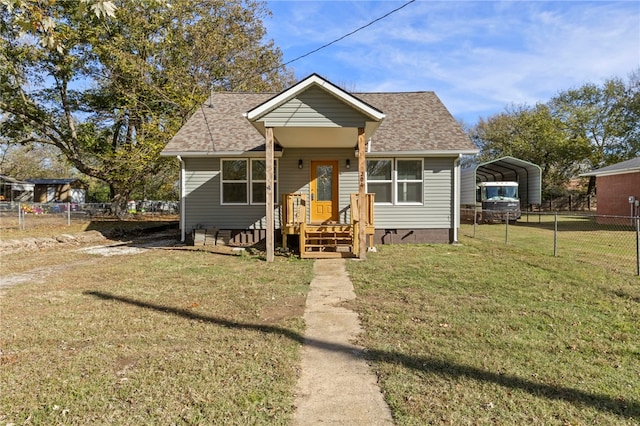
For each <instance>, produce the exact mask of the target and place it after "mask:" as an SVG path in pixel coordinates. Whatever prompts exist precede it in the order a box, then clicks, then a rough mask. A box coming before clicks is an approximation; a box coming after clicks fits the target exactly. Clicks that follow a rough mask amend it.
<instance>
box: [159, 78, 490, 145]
mask: <svg viewBox="0 0 640 426" xmlns="http://www.w3.org/2000/svg"><path fill="white" fill-rule="evenodd" d="M312 77H313V76H312ZM323 81H324V80H323ZM311 83H314V84H311ZM316 83H317V82H315V79H311V80H310V81H307V86H304V87H305V88H308V87H311V86H313V85H316ZM325 87H329V88H330V89H331V91H332V93H334V94H335V96H338V97H340V98H341V99H345V98H346V99H348V101H349V102H351V104H350V105H357V106H358V108H362V109H363V110H365V111H366V113H367V114H371V117H372V118H376V117H377V118H380V119H383V120H382V121H381V124H380V126H379V127H378V128H377V130H376V131H375V133H374V134H373V136H372V138H371V141H370V143H369V152H370V153H373V154H376V153H377V154H382V155H383V154H402V153H404V154H412V153H413V154H418V153H421V154H424V153H429V154H433V155H437V154H443V155H452V154H453V155H456V154H475V153H477V152H478V149H477V148H476V147H475V146H474V145H473V143H472V142H471V140H470V139H469V137H468V136H467V135H466V134H465V133H464V131H463V130H462V128H461V127H460V125H459V124H458V123H457V121H456V120H455V119H454V118H453V116H452V115H451V114H450V113H449V111H448V110H447V109H446V107H445V106H444V105H443V104H442V102H441V101H440V99H438V97H437V96H436V95H435V93H433V92H400V93H355V94H347V93H346V92H344V91H342V90H340V89H337V88H335V86H333V85H326V86H325ZM293 88H296V86H293ZM298 89H300V87H298ZM294 92H295V93H299V91H294ZM287 93H288V95H291V94H292V93H290V92H288V91H285V92H283V93H282V94H274V93H233V92H219V93H213V94H212V96H211V98H210V99H209V101H207V102H206V103H205V104H203V105H202V106H201V107H200V108H198V109H197V110H196V111H195V112H194V114H193V115H192V116H191V117H190V118H189V120H188V121H187V123H186V124H185V125H184V126H183V127H182V128H181V129H180V130H179V131H178V132H177V133H176V135H175V136H174V137H173V138H172V139H171V140H170V141H169V143H168V144H167V145H166V147H165V148H164V150H163V151H162V155H167V156H171V155H181V156H204V155H238V154H240V153H245V152H248V151H264V143H265V140H264V137H263V136H262V135H261V134H260V133H259V132H258V131H257V130H256V129H255V128H254V127H253V125H252V124H251V122H250V121H249V120H248V118H249V117H253V118H254V119H255V118H256V117H259V115H260V114H264V113H266V112H267V111H268V110H269V108H274V107H275V106H276V104H277V103H278V102H283V101H285V100H286V96H285V94H287ZM281 96H282V98H281ZM247 112H248V113H247ZM243 114H246V117H245V116H244V115H243ZM355 145H356V141H355V140H354V146H355Z"/></svg>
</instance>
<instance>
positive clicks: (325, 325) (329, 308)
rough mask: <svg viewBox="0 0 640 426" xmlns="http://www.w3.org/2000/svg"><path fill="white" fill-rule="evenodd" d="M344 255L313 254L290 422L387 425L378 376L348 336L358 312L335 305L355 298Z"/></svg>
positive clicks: (356, 326)
mask: <svg viewBox="0 0 640 426" xmlns="http://www.w3.org/2000/svg"><path fill="white" fill-rule="evenodd" d="M344 262H345V261H344V260H343V259H322V260H316V261H315V264H314V273H315V276H314V279H313V281H311V289H310V291H309V294H308V296H307V304H306V310H305V314H304V319H305V321H306V325H307V329H306V334H305V345H304V348H303V351H302V372H301V374H300V378H299V379H298V385H297V396H296V401H295V404H296V412H295V414H294V418H293V423H294V425H314V424H323V425H324V424H340V425H391V424H393V421H392V418H391V413H390V411H389V407H388V406H387V405H386V403H385V401H384V398H383V396H382V394H381V393H380V389H379V388H378V385H377V380H376V376H375V375H374V374H373V373H372V372H371V371H370V370H369V366H368V365H367V363H366V362H365V360H364V359H363V358H362V348H361V347H359V346H356V345H354V344H353V343H352V342H353V341H354V339H355V338H356V336H357V335H358V334H359V333H360V332H361V331H362V329H361V328H360V323H359V321H358V315H357V314H356V313H355V312H353V311H351V310H349V309H345V308H342V307H340V306H338V305H339V304H340V303H341V302H343V301H346V300H352V299H355V297H356V296H355V293H354V291H353V284H352V283H351V280H350V279H349V276H348V275H347V273H346V270H345V264H344Z"/></svg>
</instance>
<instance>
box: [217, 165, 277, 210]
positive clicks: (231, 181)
mask: <svg viewBox="0 0 640 426" xmlns="http://www.w3.org/2000/svg"><path fill="white" fill-rule="evenodd" d="M221 161H222V167H221V169H222V176H221V186H222V188H221V192H222V195H221V199H222V204H265V203H266V199H267V189H266V183H267V168H266V161H265V160H260V159H255V160H254V159H251V160H249V159H233V160H226V159H224V160H221ZM277 165H278V163H277V161H275V162H274V188H273V194H274V200H277V199H278V195H277V194H278V183H277V176H278V173H277Z"/></svg>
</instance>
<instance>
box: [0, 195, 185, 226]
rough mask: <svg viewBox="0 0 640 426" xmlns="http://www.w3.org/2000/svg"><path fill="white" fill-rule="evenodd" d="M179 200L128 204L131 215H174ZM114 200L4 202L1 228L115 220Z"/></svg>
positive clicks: (0, 213)
mask: <svg viewBox="0 0 640 426" xmlns="http://www.w3.org/2000/svg"><path fill="white" fill-rule="evenodd" d="M179 206H180V203H179V202H178V201H132V202H129V203H128V204H127V214H128V215H129V216H130V217H145V216H174V215H177V214H179ZM114 218H115V216H114V214H113V210H112V206H111V204H110V203H24V202H23V203H19V202H0V230H1V229H20V230H26V229H30V228H34V227H44V226H60V225H67V226H70V225H71V224H72V223H73V222H88V221H92V220H99V219H114Z"/></svg>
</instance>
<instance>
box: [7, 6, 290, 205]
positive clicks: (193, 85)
mask: <svg viewBox="0 0 640 426" xmlns="http://www.w3.org/2000/svg"><path fill="white" fill-rule="evenodd" d="M3 3H4V4H5V8H3V9H2V10H1V11H0V15H1V17H2V23H3V24H2V25H0V71H2V72H0V109H2V110H3V111H5V112H6V117H5V119H4V121H3V122H2V123H0V134H1V135H2V136H3V139H5V140H11V141H13V142H15V143H20V144H31V143H36V142H37V143H41V144H50V145H53V146H55V147H57V148H58V149H59V150H60V152H62V154H63V155H64V156H65V157H66V158H67V159H68V161H69V163H71V164H72V165H73V166H74V167H75V168H76V169H77V170H79V171H80V172H81V173H83V174H85V175H88V176H91V177H94V178H97V179H99V180H102V181H104V182H105V183H107V184H108V185H109V188H110V193H111V199H112V200H115V201H118V200H119V201H120V202H122V203H123V202H124V201H126V199H127V198H129V196H130V195H131V194H132V193H134V192H136V191H137V192H144V191H145V189H144V188H145V186H146V185H147V184H148V182H149V181H151V180H152V179H153V178H154V176H158V175H162V176H165V175H167V174H170V173H173V176H174V177H173V179H174V180H175V179H177V174H176V173H175V172H176V167H175V164H174V162H171V161H166V160H165V159H160V157H159V154H160V152H161V150H162V149H163V147H164V146H165V144H166V143H167V141H168V140H169V139H170V138H171V137H172V136H173V135H174V134H175V132H176V131H177V130H178V129H179V128H180V126H181V125H182V124H183V123H184V122H185V121H186V119H187V118H188V117H189V116H190V114H191V113H192V112H193V110H194V109H195V108H196V107H197V106H198V105H199V104H201V103H202V102H203V101H204V100H205V98H206V96H207V95H208V94H209V92H210V90H256V91H260V90H267V89H268V90H280V89H282V88H283V87H285V86H286V85H288V84H289V83H290V82H291V81H292V76H291V74H290V73H288V72H286V71H284V70H283V69H282V68H281V63H282V61H281V53H280V51H279V50H278V49H277V48H275V47H274V46H273V43H272V42H265V41H264V40H263V38H264V36H265V30H264V28H263V26H262V22H261V18H262V17H263V16H265V15H266V14H267V11H266V9H265V8H264V6H263V5H262V4H261V3H258V2H253V1H248V2H225V1H218V0H205V1H201V2H192V1H190V0H176V1H172V2H171V3H168V2H165V1H149V2H147V1H133V2H125V1H124V0H120V1H112V2H104V1H96V2H89V1H88V0H81V1H69V2H53V1H51V2H31V1H26V0H23V1H9V0H3ZM7 5H9V6H7ZM94 6H95V7H94ZM43 16H44V17H45V18H43ZM43 20H44V21H46V22H47V24H46V25H43V22H44V21H43ZM51 37H53V41H50V38H51ZM47 40H49V41H47Z"/></svg>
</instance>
